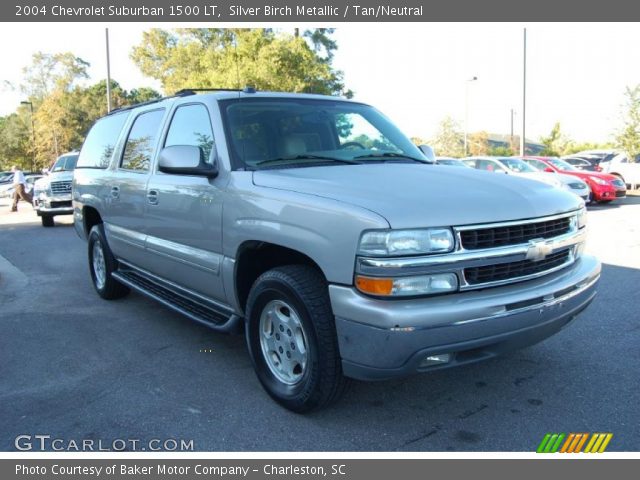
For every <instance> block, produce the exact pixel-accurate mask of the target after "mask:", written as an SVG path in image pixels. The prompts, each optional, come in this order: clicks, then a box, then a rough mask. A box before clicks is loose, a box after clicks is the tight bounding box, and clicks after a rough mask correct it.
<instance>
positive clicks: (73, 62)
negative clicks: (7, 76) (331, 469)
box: [21, 52, 89, 100]
mask: <svg viewBox="0 0 640 480" xmlns="http://www.w3.org/2000/svg"><path fill="white" fill-rule="evenodd" d="M88 67H89V63H88V62H85V61H84V60H83V59H81V58H80V57H76V56H75V55H74V54H73V53H71V52H65V53H56V54H49V53H42V52H36V53H34V54H33V56H32V57H31V65H29V66H27V67H25V68H23V69H22V73H23V75H24V77H23V82H22V85H21V90H22V92H23V93H26V94H27V95H28V96H29V97H30V98H32V99H36V100H40V99H43V98H44V97H46V96H47V95H49V94H50V93H52V92H53V91H54V90H61V91H70V90H71V89H72V88H73V87H74V86H75V84H76V82H77V81H78V80H81V79H86V78H89V75H88V74H87V68H88Z"/></svg>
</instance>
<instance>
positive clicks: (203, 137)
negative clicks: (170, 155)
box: [164, 104, 214, 163]
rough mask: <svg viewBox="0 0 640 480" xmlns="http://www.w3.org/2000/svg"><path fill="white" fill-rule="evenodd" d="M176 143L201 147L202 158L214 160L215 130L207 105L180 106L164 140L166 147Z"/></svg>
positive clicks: (209, 161)
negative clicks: (212, 157) (212, 152)
mask: <svg viewBox="0 0 640 480" xmlns="http://www.w3.org/2000/svg"><path fill="white" fill-rule="evenodd" d="M174 145H190V146H194V147H199V148H200V152H201V154H202V159H203V160H204V161H205V162H207V163H211V162H212V159H211V151H212V150H213V147H214V142H213V130H212V128H211V119H210V118H209V112H208V111H207V107H205V106H204V105H202V104H194V105H184V106H182V107H178V109H177V110H176V113H175V114H174V115H173V119H172V120H171V125H170V126H169V132H168V133H167V139H166V141H165V142H164V146H165V147H171V146H174Z"/></svg>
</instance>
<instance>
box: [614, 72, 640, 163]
mask: <svg viewBox="0 0 640 480" xmlns="http://www.w3.org/2000/svg"><path fill="white" fill-rule="evenodd" d="M625 97H626V101H625V104H624V111H623V114H622V118H623V126H622V128H621V129H620V131H619V132H618V134H617V135H616V143H617V145H618V146H619V147H620V148H621V149H622V150H624V152H625V153H626V154H627V155H628V156H629V158H636V157H637V156H638V155H640V85H636V86H635V87H633V88H631V87H627V88H626V91H625Z"/></svg>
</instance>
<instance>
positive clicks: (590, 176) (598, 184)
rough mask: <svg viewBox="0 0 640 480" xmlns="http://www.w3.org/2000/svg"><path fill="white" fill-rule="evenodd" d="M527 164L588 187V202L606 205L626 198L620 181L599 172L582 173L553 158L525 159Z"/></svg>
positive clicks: (624, 188) (623, 185)
mask: <svg viewBox="0 0 640 480" xmlns="http://www.w3.org/2000/svg"><path fill="white" fill-rule="evenodd" d="M526 160H527V162H529V163H531V164H534V165H536V166H537V167H538V168H543V169H545V171H548V172H558V173H563V174H565V175H571V176H574V177H577V178H579V179H581V180H583V181H584V182H586V183H587V184H588V185H589V188H590V189H591V197H589V200H588V201H589V202H591V201H596V202H599V203H608V202H611V201H612V200H615V199H616V198H621V197H624V196H626V194H627V188H626V186H625V184H624V182H623V181H622V180H620V179H619V178H618V177H615V176H613V175H609V174H607V173H599V172H584V171H581V170H578V169H577V168H575V167H574V166H572V165H570V164H568V163H567V162H565V161H564V160H561V159H559V158H555V157H526Z"/></svg>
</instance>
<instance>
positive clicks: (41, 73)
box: [0, 52, 160, 169]
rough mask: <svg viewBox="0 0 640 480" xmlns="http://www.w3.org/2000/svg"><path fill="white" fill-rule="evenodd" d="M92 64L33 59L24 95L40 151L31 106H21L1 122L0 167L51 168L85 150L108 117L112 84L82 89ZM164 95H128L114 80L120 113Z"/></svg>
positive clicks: (63, 56)
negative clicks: (92, 130)
mask: <svg viewBox="0 0 640 480" xmlns="http://www.w3.org/2000/svg"><path fill="white" fill-rule="evenodd" d="M88 66H89V64H88V63H87V62H85V61H84V60H82V59H81V58H78V57H76V56H74V55H73V54H72V53H69V52H67V53H58V54H53V55H51V54H44V53H36V54H34V55H33V58H32V63H31V65H30V66H28V67H26V68H25V69H24V70H23V71H24V74H25V75H24V78H23V83H22V85H21V90H22V91H23V92H25V93H27V94H28V95H29V96H28V100H29V101H30V102H31V103H32V104H33V108H34V114H33V124H34V126H35V146H34V142H33V132H32V127H31V120H32V118H31V111H30V108H29V106H27V105H20V107H19V108H18V110H17V111H16V113H14V114H11V115H9V116H7V117H4V118H3V119H2V122H0V167H1V168H6V167H8V166H10V165H11V164H14V163H17V164H19V165H22V166H23V168H28V169H30V168H31V163H32V158H33V153H34V151H35V155H36V161H35V165H34V168H36V169H40V168H43V167H47V166H49V165H50V164H51V163H52V162H53V161H54V160H55V158H56V157H57V156H58V155H61V154H63V153H65V152H67V151H69V150H74V149H79V148H80V147H81V145H82V142H83V140H84V138H85V136H86V134H87V132H88V130H89V128H90V127H91V125H93V123H94V122H95V120H96V119H97V118H99V117H101V116H103V115H104V114H106V113H107V100H106V99H107V83H106V81H105V80H102V81H100V82H98V83H96V84H94V85H90V86H82V85H80V84H79V82H80V81H81V80H84V79H86V78H87V68H88ZM159 96H160V95H159V93H158V92H156V91H155V90H153V89H150V88H146V87H145V88H139V89H134V90H131V92H127V91H125V90H124V89H122V87H121V86H120V85H119V84H118V82H116V81H114V80H112V81H111V98H112V104H113V106H114V108H117V107H121V106H124V105H130V104H133V103H140V102H144V101H147V100H150V99H153V98H158V97H159Z"/></svg>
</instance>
